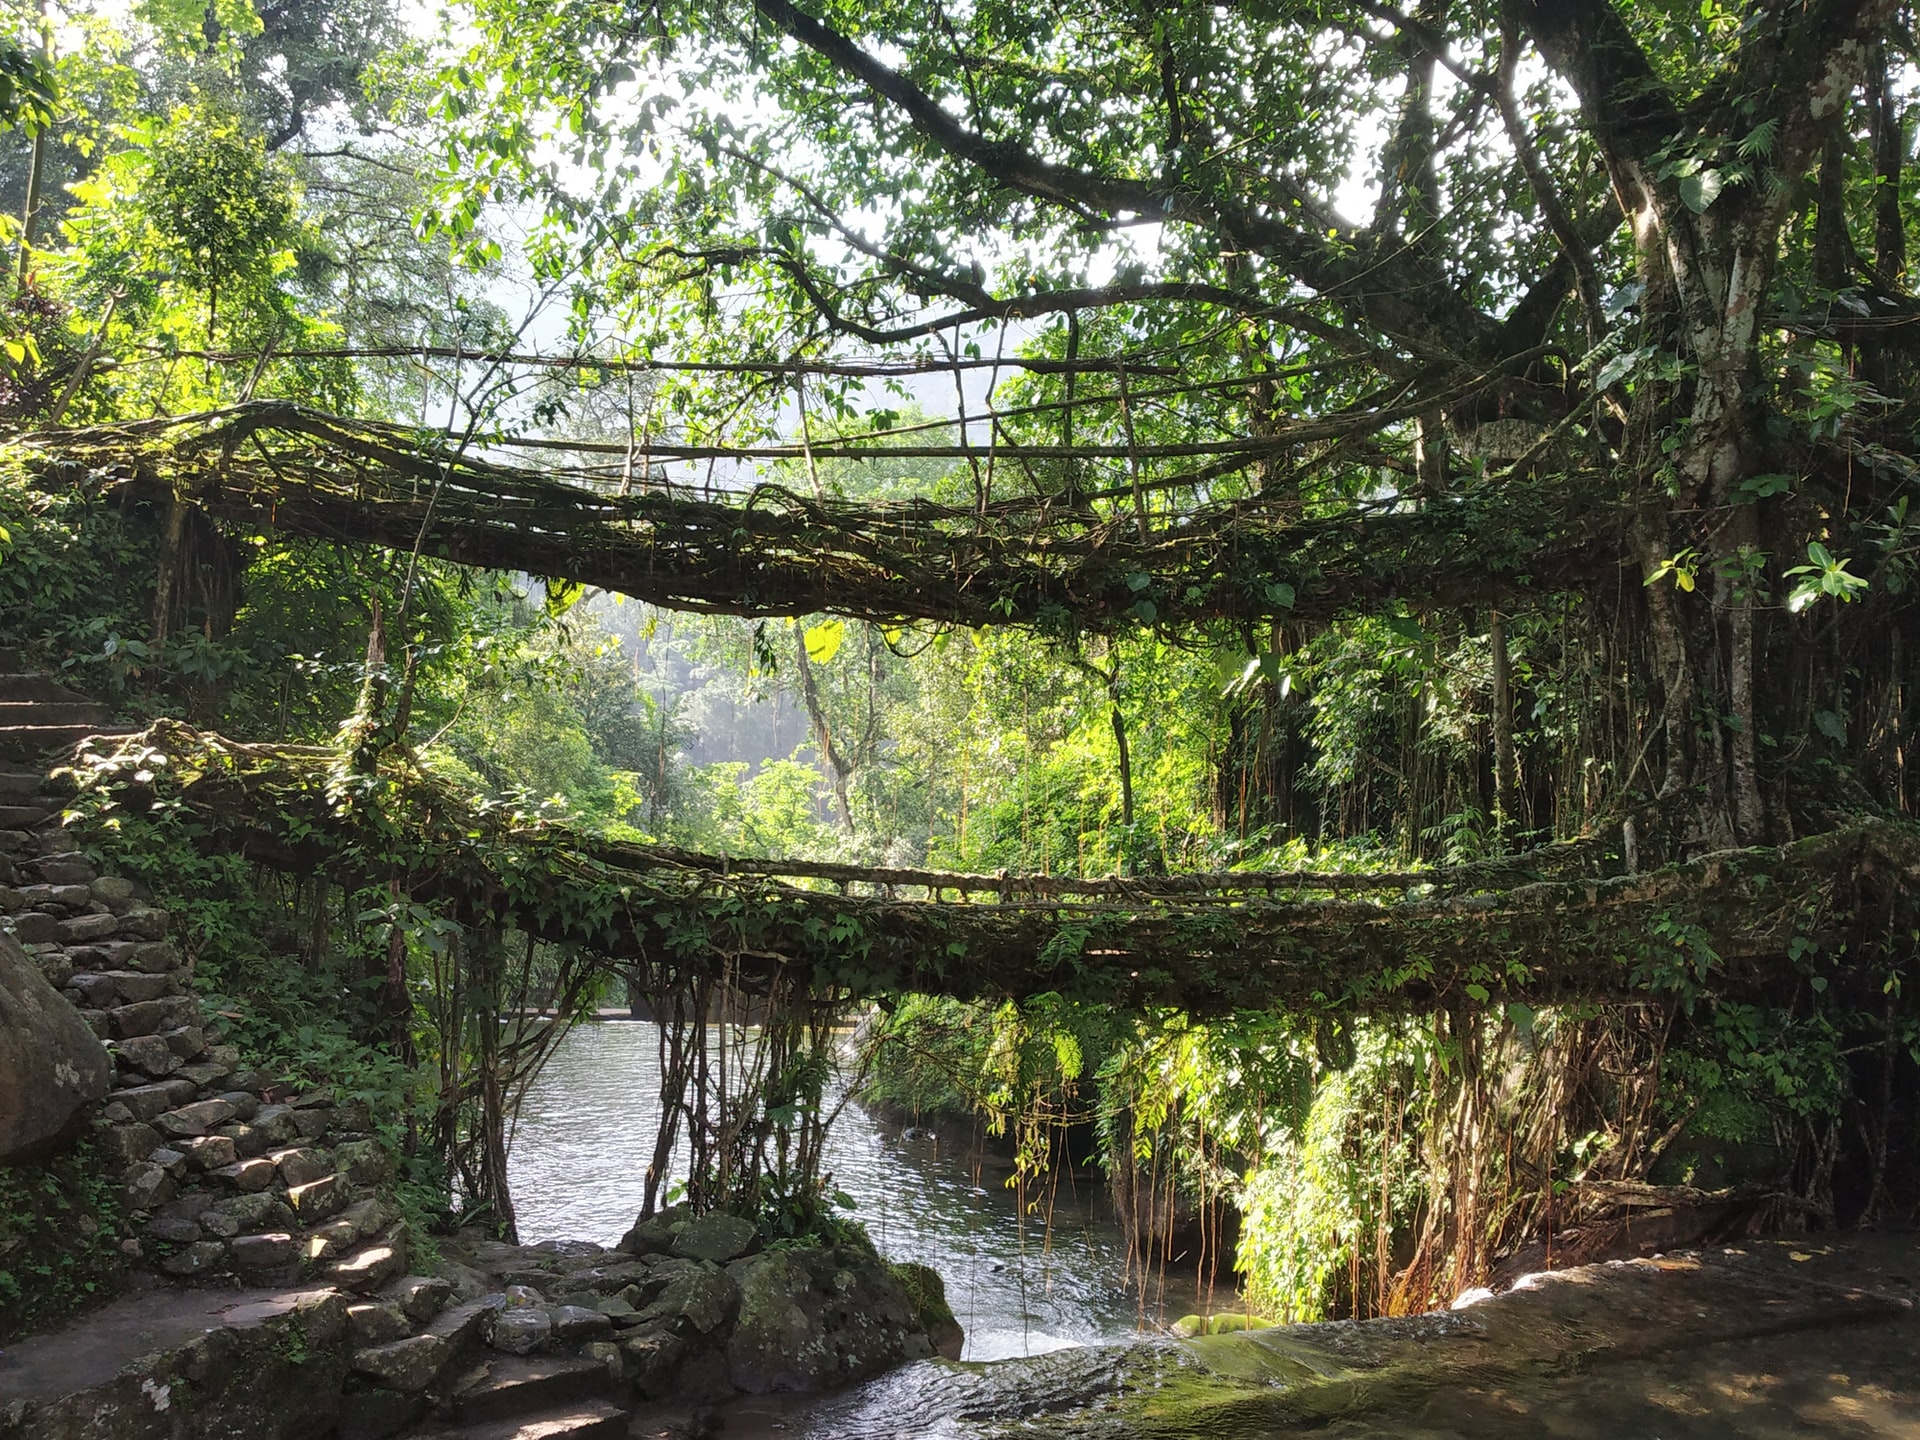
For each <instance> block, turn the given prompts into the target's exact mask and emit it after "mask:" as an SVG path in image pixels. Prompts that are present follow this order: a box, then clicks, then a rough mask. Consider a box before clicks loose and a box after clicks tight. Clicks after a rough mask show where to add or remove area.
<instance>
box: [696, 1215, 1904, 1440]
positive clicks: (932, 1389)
mask: <svg viewBox="0 0 1920 1440" xmlns="http://www.w3.org/2000/svg"><path fill="white" fill-rule="evenodd" d="M1916 1302H1920V1237H1916V1236H1914V1235H1912V1234H1904V1235H1893V1236H1888V1235H1859V1234H1849V1235H1845V1236H1837V1237H1831V1238H1823V1239H1821V1240H1810V1239H1808V1238H1807V1237H1794V1238H1784V1239H1776V1240H1765V1241H1755V1242H1750V1243H1747V1244H1744V1245H1741V1246H1738V1247H1731V1248H1722V1249H1719V1250H1714V1251H1708V1252H1702V1253H1699V1254H1687V1255H1672V1256H1663V1257H1661V1258H1659V1259H1657V1260H1635V1261H1623V1262H1613V1263H1609V1264H1603V1265H1594V1266H1587V1267H1582V1268H1579V1269H1575V1270H1566V1271H1557V1272H1553V1273H1552V1274H1550V1275H1545V1276H1540V1277H1535V1278H1533V1279H1531V1280H1528V1281H1525V1282H1523V1283H1522V1284H1520V1285H1518V1286H1516V1287H1515V1288H1514V1289H1513V1290H1511V1291H1508V1292H1506V1293H1505V1294H1502V1295H1500V1296H1494V1297H1486V1298H1484V1299H1482V1300H1480V1301H1479V1302H1478V1303H1474V1304H1470V1305H1467V1306H1464V1307H1462V1308H1459V1309H1456V1310H1452V1311H1443V1312H1439V1313H1437V1314H1432V1315H1425V1316H1416V1317H1411V1318H1408V1319H1400V1320H1371V1321H1341V1322H1333V1323H1328V1324H1322V1325H1299V1326H1287V1327H1280V1328H1277V1329H1275V1330H1270V1331H1263V1332H1259V1333H1258V1334H1254V1335H1244V1336H1242V1335H1236V1336H1218V1337H1212V1338H1209V1339H1202V1340H1195V1341H1186V1342H1180V1341H1163V1342H1154V1343H1139V1344H1132V1345H1124V1346H1122V1345H1114V1346H1104V1347H1097V1348H1093V1349H1088V1350H1082V1351H1077V1352H1073V1353H1069V1354H1059V1355H1051V1356H1046V1357H1042V1358H1039V1359H1036V1360H1030V1361H1006V1362H1002V1363H1001V1364H998V1365H986V1366H981V1365H973V1366H968V1365H943V1364H938V1363H923V1364H916V1365H911V1366H907V1367H904V1368H902V1369H900V1370H897V1371H895V1372H893V1373H892V1374H889V1375H887V1376H883V1377H881V1378H880V1379H878V1380H876V1381H873V1382H871V1383H870V1384H868V1385H866V1386H864V1387H861V1388H860V1389H859V1390H856V1391H853V1392H850V1393H848V1394H846V1395H842V1396H837V1397H832V1398H829V1399H826V1400H815V1401H803V1402H796V1401H795V1400H793V1399H792V1398H791V1397H785V1398H783V1397H763V1398H756V1399H751V1400H744V1401H740V1402H737V1403H735V1404H733V1405H730V1406H728V1407H727V1408H726V1410H725V1411H724V1413H723V1417H722V1418H723V1420H724V1433H725V1435H726V1436H727V1440H776V1437H777V1440H829V1437H832V1440H881V1437H889V1440H891V1437H894V1436H898V1435H901V1434H914V1435H916V1436H922V1437H927V1440H962V1437H968V1440H970V1437H982V1440H985V1437H989V1436H999V1435H1005V1434H1008V1433H1011V1432H1012V1431H1013V1430H1014V1429H1015V1428H1017V1430H1018V1433H1019V1434H1021V1435H1022V1436H1029V1437H1031V1436H1052V1437H1059V1440H1122V1437H1124V1440H1145V1437H1152V1440H1202V1437H1204V1440H1272V1437H1279V1436H1284V1435H1290V1434H1295V1433H1307V1432H1312V1433H1314V1434H1316V1435H1319V1436H1327V1437H1336V1440H1390V1437H1391V1440H1460V1437H1463V1436H1473V1437H1475V1440H1539V1437H1542V1436H1552V1437H1556V1440H1622V1437H1629V1436H1643V1437H1644V1436H1657V1437H1659V1440H1728V1437H1735V1436H1737V1437H1749V1440H1787V1437H1790V1436H1791V1437H1796V1440H1807V1437H1833V1440H1841V1437H1847V1440H1861V1437H1875V1440H1879V1437H1884V1440H1911V1437H1912V1436H1914V1435H1915V1434H1920V1365H1916V1363H1915V1359H1914V1357H1915V1356H1916V1355H1920V1311H1916V1309H1915V1305H1916Z"/></svg>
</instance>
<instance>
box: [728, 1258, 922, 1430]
mask: <svg viewBox="0 0 1920 1440" xmlns="http://www.w3.org/2000/svg"><path fill="white" fill-rule="evenodd" d="M731 1273H732V1275H733V1276H734V1277H735V1278H736V1279H737V1280H738V1282H739V1285H740V1318H739V1320H738V1322H737V1323H736V1324H735V1325H734V1327H733V1331H732V1333H731V1335H730V1336H729V1337H728V1340H727V1367H728V1371H729V1373H730V1374H731V1375H732V1377H733V1383H734V1384H735V1385H736V1386H738V1387H739V1388H740V1389H742V1390H745V1391H747V1392H749V1393H751V1394H765V1393H766V1392H768V1391H770V1390H801V1391H814V1390H828V1389H833V1388H836V1387H838V1386H841V1385H847V1384H851V1383H852V1382H854V1381H856V1380H863V1379H865V1378H866V1377H868V1376H870V1375H876V1374H878V1373H879V1372H880V1371H882V1370H886V1369H889V1368H891V1367H893V1366H895V1365H898V1364H900V1363H902V1362H903V1361H906V1360H914V1359H922V1358H925V1357H926V1356H929V1355H931V1354H932V1353H933V1346H932V1343H931V1342H930V1341H929V1340H928V1338H927V1335H926V1332H925V1331H924V1330H922V1329H920V1328H919V1324H918V1320H917V1317H916V1316H915V1314H914V1308H913V1306H912V1304H911V1303H910V1302H909V1301H908V1299H907V1297H906V1296H905V1295H904V1294H903V1293H901V1289H900V1285H899V1283H898V1282H897V1281H896V1280H895V1279H894V1277H893V1274H892V1272H891V1271H890V1270H889V1269H888V1267H887V1265H886V1264H885V1262H883V1261H881V1260H880V1259H879V1258H878V1257H877V1256H875V1255H874V1254H873V1253H872V1252H871V1251H867V1250H863V1249H860V1248H858V1247H855V1246H851V1245H844V1246H840V1247H838V1248H834V1249H818V1250H777V1251H772V1252H770V1253H768V1254H765V1255H759V1256H755V1257H754V1258H752V1259H750V1260H742V1261H737V1262H735V1264H734V1265H733V1266H732V1267H731Z"/></svg>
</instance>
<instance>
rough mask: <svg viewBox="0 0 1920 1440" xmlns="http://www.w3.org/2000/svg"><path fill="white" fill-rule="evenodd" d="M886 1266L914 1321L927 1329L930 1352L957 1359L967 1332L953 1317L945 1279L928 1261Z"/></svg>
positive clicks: (964, 1346)
mask: <svg viewBox="0 0 1920 1440" xmlns="http://www.w3.org/2000/svg"><path fill="white" fill-rule="evenodd" d="M888 1268H889V1269H890V1270H891V1271H892V1272H893V1278H894V1281H895V1283H897V1284H898V1285H899V1286H900V1292H901V1294H903V1295H905V1296H906V1297H907V1303H908V1304H909V1305H911V1306H912V1307H913V1318H914V1323H915V1324H916V1325H918V1326H919V1327H920V1328H921V1329H922V1330H924V1331H926V1332H927V1340H928V1342H929V1343H930V1344H932V1346H933V1353H934V1354H936V1355H939V1356H941V1357H943V1358H945V1359H948V1360H958V1359H959V1358H960V1352H961V1351H962V1350H963V1349H965V1348H966V1343H967V1335H966V1331H965V1330H963V1329H962V1328H961V1326H960V1322H959V1321H958V1320H956V1319H955V1318H954V1314H953V1307H952V1306H951V1305H949V1304H948V1303H947V1282H946V1281H945V1280H943V1279H941V1278H940V1272H939V1271H938V1270H935V1269H934V1268H933V1267H932V1266H931V1265H916V1264H914V1263H913V1262H911V1261H905V1262H902V1263H900V1264H896V1265H890V1266H889V1267H888Z"/></svg>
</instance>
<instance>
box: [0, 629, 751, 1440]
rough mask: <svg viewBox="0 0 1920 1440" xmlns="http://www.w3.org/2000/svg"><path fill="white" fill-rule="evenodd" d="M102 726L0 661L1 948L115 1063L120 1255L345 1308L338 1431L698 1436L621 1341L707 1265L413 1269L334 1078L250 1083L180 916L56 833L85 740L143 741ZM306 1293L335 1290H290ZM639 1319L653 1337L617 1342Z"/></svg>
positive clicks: (573, 1252) (590, 1259)
mask: <svg viewBox="0 0 1920 1440" xmlns="http://www.w3.org/2000/svg"><path fill="white" fill-rule="evenodd" d="M112 719H113V717H112V714H111V712H110V711H109V710H108V709H107V707H105V706H102V705H98V704H96V703H94V702H92V701H90V700H88V699H87V698H86V697H84V696H81V695H77V694H75V693H74V692H73V691H71V690H69V689H67V688H66V687H65V686H63V685H61V684H59V683H58V682H57V681H55V680H53V679H51V678H49V677H47V676H45V675H38V674H33V673H30V672H28V671H27V670H26V669H25V668H24V667H23V666H22V665H21V664H20V661H19V657H18V656H17V655H15V654H12V653H11V652H7V651H0V932H4V934H5V937H6V939H5V941H4V942H0V943H9V944H11V943H14V942H17V943H18V944H19V946H20V947H21V949H22V950H24V951H25V952H26V954H27V956H28V957H30V959H31V961H32V962H33V963H34V965H35V966H36V967H37V968H38V969H39V970H40V972H41V973H42V974H43V975H44V976H45V977H46V978H47V980H48V981H49V982H50V983H51V984H52V985H53V987H54V988H55V989H56V990H58V991H59V992H60V993H61V995H62V996H63V997H64V998H65V999H66V1000H67V1001H68V1002H69V1003H71V1004H72V1005H73V1006H74V1007H75V1009H76V1010H77V1011H78V1013H79V1015H80V1016H81V1018H82V1019H83V1020H84V1021H85V1023H86V1024H87V1025H88V1026H89V1027H90V1028H91V1029H92V1030H93V1032H94V1033H95V1034H96V1035H98V1036H99V1037H100V1039H101V1040H102V1041H103V1042H104V1044H105V1046H106V1049H107V1052H108V1055H109V1057H110V1059H111V1061H112V1063H113V1080H112V1088H111V1089H110V1091H109V1093H108V1094H107V1096H106V1099H105V1102H104V1104H103V1106H102V1108H101V1110H100V1112H99V1116H98V1119H97V1121H96V1123H95V1131H94V1134H95V1143H96V1145H97V1147H98V1153H99V1154H100V1157H101V1163H102V1165H103V1166H104V1167H105V1169H106V1171H107V1173H108V1175H109V1177H110V1178H111V1179H113V1180H115V1181H116V1182H117V1183H118V1185H119V1186H120V1189H121V1194H122V1198H123V1203H124V1205H125V1209H126V1217H127V1222H128V1231H129V1233H128V1235H127V1238H126V1239H124V1240H123V1241H122V1242H121V1249H122V1253H123V1255H124V1256H125V1257H126V1259H127V1261H128V1262H129V1264H130V1265H132V1266H134V1267H136V1268H140V1269H146V1270H149V1271H151V1272H154V1273H156V1274H157V1275H158V1276H160V1277H164V1279H165V1280H167V1281H169V1282H171V1283H172V1284H175V1285H185V1286H191V1287H196V1288H202V1289H205V1288H209V1287H212V1288H218V1289H222V1290H234V1291H237V1292H240V1293H243V1294H247V1295H263V1294H272V1293H275V1292H278V1293H280V1294H284V1295H292V1296H295V1297H300V1298H301V1301H302V1303H309V1300H310V1297H313V1296H325V1295H328V1294H333V1295H336V1296H338V1297H339V1300H337V1301H335V1302H334V1303H340V1302H341V1301H343V1302H344V1306H345V1311H344V1314H345V1325H344V1328H343V1332H342V1333H341V1334H340V1335H339V1336H338V1338H337V1340H336V1341H329V1342H328V1343H329V1344H330V1345H333V1344H337V1345H338V1346H339V1347H340V1351H339V1355H340V1360H339V1362H336V1363H339V1364H340V1373H341V1374H342V1377H343V1378H342V1380H341V1381H340V1382H339V1383H340V1390H339V1392H338V1394H339V1402H340V1403H339V1411H338V1418H337V1422H336V1424H335V1426H334V1428H333V1429H332V1430H331V1431H330V1432H329V1433H330V1434H331V1435H332V1436H334V1437H337V1440H384V1437H388V1436H393V1435H397V1434H400V1433H403V1432H404V1433H406V1434H409V1435H418V1436H422V1437H440V1440H455V1437H464V1440H602V1437H604V1440H614V1437H619V1436H629V1435H633V1436H661V1437H669V1436H679V1437H684V1436H687V1435H689V1434H692V1433H697V1432H698V1431H699V1430H700V1429H701V1428H702V1427H701V1426H700V1425H699V1424H698V1423H691V1424H688V1423H686V1422H681V1421H679V1420H678V1419H677V1417H676V1416H675V1415H673V1414H660V1413H655V1414H652V1415H651V1416H643V1417H641V1418H636V1417H635V1416H634V1415H633V1414H632V1413H630V1410H629V1408H627V1407H629V1406H631V1405H633V1404H634V1402H635V1399H636V1397H638V1398H646V1397H648V1396H649V1394H650V1393H651V1392H650V1389H649V1387H648V1385H647V1384H646V1383H645V1380H646V1375H647V1371H646V1367H645V1364H644V1363H641V1364H639V1365H638V1366H636V1360H635V1356H630V1355H629V1354H627V1353H626V1352H625V1351H624V1350H623V1349H622V1346H621V1344H620V1343H619V1342H622V1341H631V1340H633V1339H634V1337H636V1336H641V1335H649V1336H651V1337H652V1339H653V1340H655V1341H658V1340H660V1339H662V1338H663V1334H664V1332H661V1333H655V1332H656V1331H659V1327H660V1325H661V1324H663V1323H666V1320H667V1319H671V1318H672V1317H664V1318H663V1317H658V1316H653V1315H652V1312H650V1311H649V1312H645V1313H644V1314H643V1312H642V1311H641V1310H640V1309H639V1308H638V1306H643V1305H646V1304H647V1303H649V1301H651V1300H652V1299H654V1298H656V1296H657V1295H658V1294H659V1293H660V1292H664V1291H666V1290H667V1289H668V1288H669V1284H670V1280H671V1278H672V1274H670V1273H669V1272H672V1271H673V1267H674V1266H679V1267H682V1268H685V1267H687V1266H690V1265H694V1264H696V1262H692V1261H683V1260H674V1261H671V1262H669V1261H668V1257H666V1256H665V1255H664V1254H662V1255H657V1256H648V1257H637V1256H633V1255H629V1254H624V1253H621V1252H619V1251H604V1250H602V1249H601V1247H599V1246H591V1245H569V1246H556V1247H548V1246H530V1247H525V1248H521V1247H514V1246H500V1245H495V1244H493V1243H492V1242H485V1243H483V1245H482V1247H481V1248H482V1250H483V1252H485V1253H483V1254H482V1255H480V1256H477V1257H470V1258H473V1259H474V1260H475V1263H474V1265H472V1266H471V1267H462V1266H460V1265H455V1266H453V1267H451V1269H452V1270H453V1271H454V1272H455V1274H456V1279H457V1281H458V1284H457V1287H456V1284H455V1283H453V1282H450V1281H449V1280H447V1279H444V1278H439V1277H434V1276H425V1275H414V1274H409V1273H407V1272H408V1267H409V1260H410V1252H411V1244H410V1242H411V1236H410V1234H409V1232H408V1227H407V1225H406V1223H405V1222H404V1221H403V1220H402V1219H400V1218H399V1217H398V1216H397V1215H396V1214H395V1213H394V1212H393V1209H392V1206H391V1204H390V1203H389V1201H388V1200H387V1199H386V1198H385V1196H386V1194H388V1193H390V1181H391V1180H392V1173H391V1165H392V1161H391V1157H390V1156H389V1155H388V1153H387V1151H386V1150H385V1148H384V1147H383V1146H382V1145H381V1144H380V1143H379V1142H378V1140H377V1139H376V1138H375V1137H374V1135H373V1134H372V1129H373V1126H372V1117H371V1116H370V1115H368V1114H367V1113H365V1111H364V1110H362V1109H361V1108H360V1107H359V1106H357V1105H356V1104H354V1103H352V1102H351V1101H344V1102H343V1101H342V1099H341V1098H340V1097H339V1096H337V1095H336V1094H335V1092H334V1091H333V1090H332V1089H330V1088H328V1087H324V1086H322V1087H318V1088H304V1087H301V1086H298V1085H294V1084H291V1083H289V1082H287V1081H285V1080H283V1079H280V1078H277V1077H274V1076H271V1075H268V1074H264V1073H262V1072H259V1071H256V1070H252V1069H248V1068H246V1067H245V1065H244V1064H243V1062H242V1059H241V1056H240V1053H239V1051H238V1050H237V1048H236V1047H234V1046H232V1045H226V1044H222V1043H220V1042H219V1037H218V1034H217V1030H216V1029H215V1028H213V1027H217V1024H218V1022H217V1019H216V1020H215V1021H214V1022H213V1026H212V1027H210V1025H209V1021H208V1018H207V1017H206V1016H205V1015H204V1014H203V1013H202V1011H201V1007H200V1003H199V1000H198V998H197V997H196V996H195V995H194V993H193V990H192V985H191V979H192V961H191V958H190V957H189V956H187V955H185V954H183V953H182V950H181V947H180V946H179V944H177V943H176V941H175V940H174V939H173V938H170V935H169V931H170V929H171V928H172V919H171V917H170V916H169V915H168V913H167V912H166V911H165V910H163V909H160V908H159V907H157V906H155V905H154V904H153V903H152V897H151V896H150V895H149V894H148V893H147V892H146V891H145V889H144V888H143V887H142V886H141V885H139V884H138V883H136V882H134V881H132V880H129V879H126V878H124V877H120V876H113V875H102V874H100V873H99V870H98V868H97V867H96V866H95V864H94V863H93V861H92V860H91V859H90V858H89V857H88V856H87V855H86V854H85V853H84V852H82V851H80V850H77V849H75V848H73V846H72V844H71V843H70V840H69V836H68V832H67V831H65V830H64V829H63V828H62V827H61V826H60V825H59V824H58V823H57V816H58V813H59V811H60V809H61V807H62V804H63V799H62V794H61V792H62V791H65V792H67V793H71V787H70V786H63V785H61V784H59V783H56V782H55V781H53V780H52V779H50V778H49V772H50V771H51V770H52V769H54V768H56V767H57V766H58V765H59V764H61V763H62V762H63V761H64V760H65V758H66V757H68V756H70V755H71V753H72V750H73V747H74V746H75V745H76V744H77V743H78V742H79V741H81V740H83V739H85V738H87V737H88V736H97V735H103V734H105V735H120V734H127V733H131V731H130V730H129V729H128V728H127V727H124V726H115V725H114V724H113V723H112ZM665 1239H666V1237H664V1236H663V1237H662V1247H663V1248H664V1244H665ZM706 1268H708V1269H711V1270H714V1271H716V1272H717V1271H718V1267H717V1266H712V1265H709V1266H707V1267H706ZM674 1273H677V1272H674ZM316 1284H317V1285H319V1286H323V1287H329V1288H326V1289H319V1290H314V1289H311V1288H308V1289H301V1288H299V1287H312V1286H315V1285H316ZM289 1287H293V1288H289ZM536 1287H538V1288H536ZM548 1295H553V1296H554V1297H555V1299H554V1301H553V1302H552V1303H549V1301H548V1300H547V1298H546V1297H547V1296H548ZM622 1297H624V1298H622ZM636 1302H637V1303H636ZM655 1308H656V1309H657V1308H660V1307H658V1306H656V1307H655ZM667 1308H668V1309H671V1306H668V1307H667ZM641 1319H650V1320H651V1321H652V1322H653V1323H652V1324H651V1325H650V1327H649V1328H648V1329H647V1330H644V1331H642V1330H636V1329H632V1328H628V1329H625V1330H623V1329H622V1328H621V1327H623V1326H626V1327H632V1326H633V1325H634V1324H635V1323H636V1322H637V1321H639V1320H641ZM83 1323H84V1322H83ZM48 1338H49V1339H52V1338H53V1337H48ZM665 1338H671V1337H665ZM629 1348H631V1347H629ZM641 1351H642V1352H644V1355H651V1353H652V1352H651V1351H648V1350H646V1347H645V1346H644V1345H642V1347H641ZM536 1352H537V1353H536ZM640 1353H641V1352H636V1354H640ZM675 1353H676V1354H677V1351H676V1352H675ZM642 1359H643V1360H644V1356H643V1357H642ZM70 1398H73V1399H76V1400H77V1397H70ZM683 1427H684V1428H683ZM0 1431H5V1426H4V1425H0ZM7 1433H8V1434H11V1433H12V1432H7ZM25 1433H26V1434H28V1435H36V1436H37V1435H38V1434H39V1432H37V1431H34V1430H32V1429H29V1430H27V1431H26V1432H25ZM47 1433H49V1434H51V1433H53V1432H52V1431H49V1432H47ZM63 1433H64V1432H63Z"/></svg>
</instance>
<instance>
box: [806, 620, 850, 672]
mask: <svg viewBox="0 0 1920 1440" xmlns="http://www.w3.org/2000/svg"><path fill="white" fill-rule="evenodd" d="M801 638H802V640H803V641H804V642H805V644H806V647H807V658H808V659H809V660H811V661H813V663H814V664H816V665H825V664H826V663H827V662H828V661H830V660H831V659H833V657H834V656H836V655H838V654H839V653H840V643H841V641H843V640H845V639H846V638H847V626H846V622H845V621H844V620H823V621H821V622H820V623H819V624H818V625H813V626H809V627H808V629H807V632H806V634H805V635H804V636H802V637H801Z"/></svg>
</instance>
